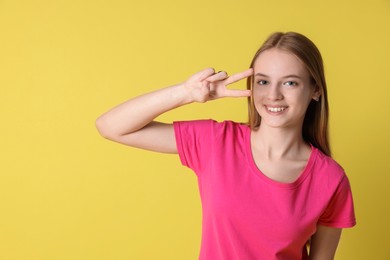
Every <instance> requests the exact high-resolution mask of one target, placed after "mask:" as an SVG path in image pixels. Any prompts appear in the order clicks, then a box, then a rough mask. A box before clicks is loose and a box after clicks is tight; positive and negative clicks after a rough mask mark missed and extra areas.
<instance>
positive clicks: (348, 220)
mask: <svg viewBox="0 0 390 260" xmlns="http://www.w3.org/2000/svg"><path fill="white" fill-rule="evenodd" d="M318 224H319V225H324V226H328V227H334V228H349V227H353V226H355V225H356V219H355V212H354V204H353V198H352V191H351V186H350V183H349V180H348V178H347V176H346V175H344V177H343V178H342V180H341V181H340V184H339V185H338V187H337V189H336V192H335V193H334V195H333V197H332V199H331V200H330V202H329V204H328V206H327V208H326V210H325V212H324V213H323V214H322V215H321V217H320V219H319V222H318Z"/></svg>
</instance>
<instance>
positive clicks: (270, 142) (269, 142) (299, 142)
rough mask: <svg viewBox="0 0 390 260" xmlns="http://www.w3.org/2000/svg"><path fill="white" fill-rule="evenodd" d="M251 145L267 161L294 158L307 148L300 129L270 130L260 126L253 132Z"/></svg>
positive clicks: (267, 127)
mask: <svg viewBox="0 0 390 260" xmlns="http://www.w3.org/2000/svg"><path fill="white" fill-rule="evenodd" d="M252 145H253V146H254V148H255V149H257V150H258V151H261V153H262V154H263V155H264V156H266V157H267V158H268V159H281V158H291V157H296V156H297V155H299V154H302V153H303V151H307V148H308V144H307V143H306V142H305V141H304V140H303V137H302V128H296V127H295V128H272V127H269V126H265V125H261V124H260V126H259V128H258V129H257V130H255V131H253V134H252Z"/></svg>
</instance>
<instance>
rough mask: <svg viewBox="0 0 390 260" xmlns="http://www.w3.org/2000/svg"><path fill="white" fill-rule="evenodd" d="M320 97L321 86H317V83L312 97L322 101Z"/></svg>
mask: <svg viewBox="0 0 390 260" xmlns="http://www.w3.org/2000/svg"><path fill="white" fill-rule="evenodd" d="M320 97H321V90H320V88H319V87H318V86H317V85H315V86H314V93H313V96H312V98H313V99H314V100H315V101H317V102H318V101H320Z"/></svg>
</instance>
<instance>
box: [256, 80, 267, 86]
mask: <svg viewBox="0 0 390 260" xmlns="http://www.w3.org/2000/svg"><path fill="white" fill-rule="evenodd" d="M257 84H259V85H268V84H269V82H268V81H266V80H263V79H262V80H259V81H257Z"/></svg>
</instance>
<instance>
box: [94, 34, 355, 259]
mask: <svg viewBox="0 0 390 260" xmlns="http://www.w3.org/2000/svg"><path fill="white" fill-rule="evenodd" d="M245 78H246V79H247V86H248V87H247V88H248V89H247V90H232V89H228V88H227V86H228V85H230V84H232V83H234V82H237V81H240V80H242V79H245ZM225 97H247V98H248V101H249V102H248V104H249V122H248V123H247V124H240V123H236V122H232V121H224V122H216V121H214V120H196V121H181V122H174V123H173V124H165V123H160V122H156V121H154V119H155V118H156V117H157V116H159V115H160V114H162V113H164V112H167V111H169V110H172V109H175V108H177V107H179V106H183V105H186V104H189V103H192V102H201V103H203V102H208V101H212V100H215V99H219V98H225ZM96 125H97V128H98V130H99V132H100V133H101V135H102V136H104V137H105V138H108V139H110V140H113V141H116V142H119V143H122V144H125V145H129V146H133V147H138V148H142V149H146V150H151V151H156V152H162V153H178V154H179V156H180V159H181V162H182V164H183V165H185V166H187V167H189V168H191V169H192V170H193V171H194V172H195V174H196V175H197V178H198V184H199V191H200V196H201V202H202V215H203V219H202V243H201V249H200V255H199V259H207V260H218V259H221V260H228V259H237V260H245V259H248V260H249V259H266V260H268V259H287V260H294V259H333V258H334V255H335V252H336V248H337V245H338V242H339V239H340V236H341V231H342V228H348V227H352V226H354V225H355V224H356V222H355V216H354V208H353V201H352V194H351V189H350V185H349V181H348V178H347V176H346V175H345V172H344V170H343V168H342V167H341V166H339V164H337V162H335V161H334V160H333V159H332V158H331V151H330V146H329V141H328V100H327V90H326V82H325V76H324V68H323V62H322V58H321V54H320V52H319V51H318V49H317V47H316V46H315V45H314V44H313V42H312V41H310V40H309V39H308V38H306V37H305V36H303V35H301V34H298V33H294V32H289V33H274V34H272V35H271V36H270V37H269V38H268V39H267V40H266V41H265V42H264V44H263V45H262V46H261V47H260V48H259V50H258V51H257V52H256V54H255V56H254V58H253V60H252V63H251V65H250V68H249V69H248V70H245V71H243V72H240V73H237V74H234V75H231V76H229V75H227V73H226V72H224V71H221V72H217V73H216V72H215V71H214V69H212V68H207V69H204V70H202V71H200V72H198V73H195V74H194V75H192V76H191V77H190V78H189V79H187V80H186V81H184V82H183V83H180V84H177V85H174V86H171V87H167V88H164V89H160V90H157V91H154V92H151V93H148V94H145V95H142V96H139V97H136V98H133V99H130V100H129V101H127V102H125V103H123V104H120V105H118V106H117V107H115V108H113V109H111V110H110V111H108V112H106V113H105V114H103V115H102V116H100V117H99V118H98V119H97V121H96ZM307 245H309V246H307Z"/></svg>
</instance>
